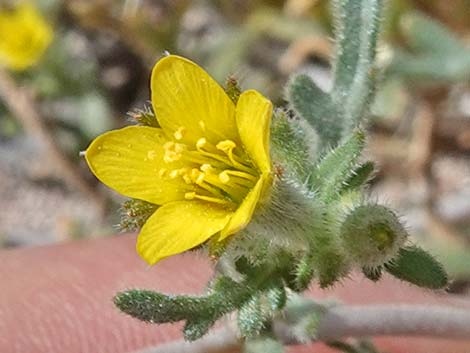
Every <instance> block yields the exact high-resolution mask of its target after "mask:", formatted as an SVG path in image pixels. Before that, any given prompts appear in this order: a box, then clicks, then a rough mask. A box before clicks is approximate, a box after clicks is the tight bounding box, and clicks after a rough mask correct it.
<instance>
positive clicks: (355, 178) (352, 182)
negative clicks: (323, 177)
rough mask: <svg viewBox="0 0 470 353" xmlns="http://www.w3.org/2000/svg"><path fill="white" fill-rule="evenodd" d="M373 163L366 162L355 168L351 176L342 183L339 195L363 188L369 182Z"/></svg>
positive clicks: (373, 167)
mask: <svg viewBox="0 0 470 353" xmlns="http://www.w3.org/2000/svg"><path fill="white" fill-rule="evenodd" d="M374 169H375V164H374V162H371V161H368V162H365V163H363V164H361V165H360V166H359V167H357V168H356V169H355V170H354V171H353V172H352V173H351V174H352V175H351V176H350V177H349V179H348V180H346V181H345V182H344V185H343V187H342V188H341V191H340V193H344V192H347V191H352V190H357V189H360V188H361V187H363V186H364V185H365V184H367V182H368V181H369V180H370V178H371V175H372V174H373V173H374Z"/></svg>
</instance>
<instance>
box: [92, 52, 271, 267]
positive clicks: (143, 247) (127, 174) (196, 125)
mask: <svg viewBox="0 0 470 353" xmlns="http://www.w3.org/2000/svg"><path fill="white" fill-rule="evenodd" d="M151 91H152V105H153V109H154V112H155V114H156V116H157V118H158V122H159V124H160V126H161V128H154V127H147V126H130V127H126V128H123V129H120V130H114V131H110V132H107V133H105V134H103V135H101V136H99V137H98V138H97V139H96V140H94V141H93V142H92V144H91V145H90V146H89V147H88V149H87V151H86V155H85V156H86V160H87V162H88V165H89V166H90V169H91V170H92V172H93V173H94V174H95V175H96V176H97V177H98V179H100V180H101V181H102V182H103V183H104V184H106V185H108V186H109V187H111V188H113V189H115V190H116V191H118V192H119V193H121V194H123V195H125V196H128V197H132V198H137V199H141V200H145V201H148V202H151V203H154V204H157V205H161V206H160V207H159V208H158V209H157V211H156V212H155V213H154V214H153V215H152V216H151V217H150V218H149V219H148V220H147V222H146V223H145V225H144V226H143V227H142V230H141V232H140V234H139V237H138V240H137V251H138V252H139V253H140V255H141V256H142V257H143V258H144V259H145V260H146V261H147V262H148V263H150V264H154V263H156V262H157V261H159V260H161V259H163V258H165V257H168V256H171V255H174V254H178V253H181V252H183V251H186V250H188V249H191V248H193V247H195V246H197V245H199V244H202V243H204V242H205V241H206V240H208V239H209V238H211V237H214V236H215V237H216V240H218V241H221V240H223V239H225V238H227V237H228V236H229V235H232V234H234V233H236V232H238V231H240V230H241V229H243V228H244V227H246V226H247V224H248V223H249V222H250V220H251V218H252V215H253V212H254V210H255V208H256V206H257V205H258V204H259V203H260V201H261V200H262V199H263V198H264V195H265V193H266V191H267V189H268V188H269V186H270V185H271V183H272V176H271V160H270V156H269V128H270V122H271V115H272V104H271V102H270V101H269V100H267V99H266V98H264V97H263V96H262V95H261V94H260V93H258V92H256V91H254V90H249V91H245V92H243V93H242V94H241V95H240V98H239V100H238V103H237V105H236V106H235V104H234V103H233V102H232V101H231V100H230V98H229V97H228V96H227V95H226V94H225V92H224V90H223V89H222V88H221V87H220V86H219V85H218V84H217V83H216V82H215V81H214V80H213V79H212V78H211V77H210V76H209V75H208V74H207V73H206V72H205V71H204V70H203V69H201V68H200V67H199V66H197V65H196V64H195V63H193V62H191V61H189V60H187V59H185V58H182V57H179V56H174V55H170V56H167V57H165V58H163V59H161V60H160V61H159V62H158V63H157V64H156V65H155V67H154V69H153V72H152V78H151Z"/></svg>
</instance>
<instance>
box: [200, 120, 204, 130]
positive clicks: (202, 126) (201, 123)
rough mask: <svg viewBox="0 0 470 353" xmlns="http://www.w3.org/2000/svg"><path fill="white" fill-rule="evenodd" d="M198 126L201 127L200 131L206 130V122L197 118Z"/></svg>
mask: <svg viewBox="0 0 470 353" xmlns="http://www.w3.org/2000/svg"><path fill="white" fill-rule="evenodd" d="M199 127H200V128H201V129H202V131H205V130H206V124H205V123H204V121H202V120H199Z"/></svg>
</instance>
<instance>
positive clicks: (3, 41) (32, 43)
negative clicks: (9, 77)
mask: <svg viewBox="0 0 470 353" xmlns="http://www.w3.org/2000/svg"><path fill="white" fill-rule="evenodd" d="M52 37H53V32H52V28H51V26H50V25H49V24H48V23H47V21H46V19H45V18H44V17H43V16H42V15H41V13H40V12H39V10H38V9H37V8H36V7H35V6H34V5H33V4H31V3H30V2H22V3H20V4H18V5H17V6H16V7H13V8H7V7H6V6H4V7H1V6H0V65H4V66H6V67H7V68H9V69H12V70H16V71H21V70H24V69H27V68H28V67H30V66H32V65H34V64H35V63H37V62H38V60H39V59H40V58H41V56H42V55H43V54H44V51H45V50H46V49H47V47H48V46H49V44H50V43H51V41H52Z"/></svg>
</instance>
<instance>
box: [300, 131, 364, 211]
mask: <svg viewBox="0 0 470 353" xmlns="http://www.w3.org/2000/svg"><path fill="white" fill-rule="evenodd" d="M364 145H365V136H364V133H363V132H362V131H360V130H357V131H355V132H354V133H353V134H352V135H351V136H350V137H349V138H348V139H347V140H346V141H345V142H344V143H343V144H342V145H340V146H338V147H337V148H335V149H334V150H332V151H330V152H329V153H328V154H326V155H325V157H324V158H323V159H322V160H321V161H320V163H319V164H318V166H317V168H316V169H315V170H314V171H313V172H312V174H311V176H310V178H309V181H308V183H309V186H310V187H311V189H312V190H316V191H318V194H319V197H320V198H321V200H323V201H325V202H330V201H332V200H334V199H336V197H337V196H339V195H340V191H341V189H342V188H343V186H344V184H345V183H346V182H347V181H348V180H349V179H350V178H351V176H352V174H353V173H354V166H355V165H356V163H357V160H358V159H359V157H360V155H361V153H362V150H363V149H364Z"/></svg>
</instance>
